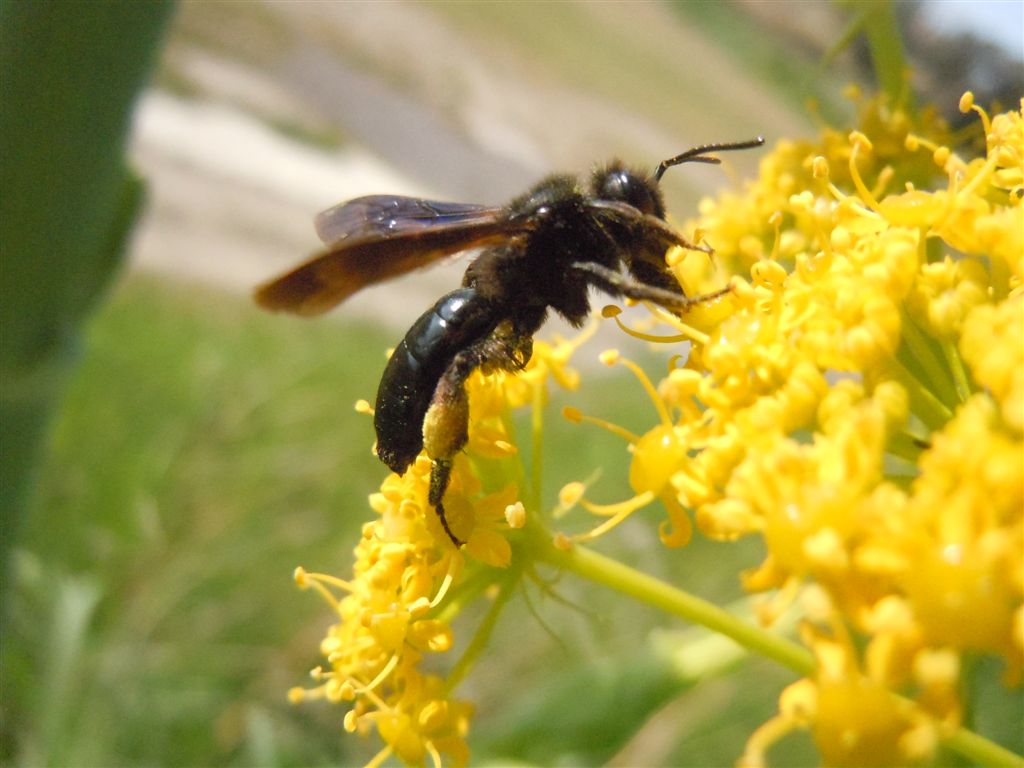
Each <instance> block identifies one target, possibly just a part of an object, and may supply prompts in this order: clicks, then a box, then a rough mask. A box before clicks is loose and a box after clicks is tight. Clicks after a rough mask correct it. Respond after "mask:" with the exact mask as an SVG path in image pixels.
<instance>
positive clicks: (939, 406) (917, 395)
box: [886, 357, 953, 431]
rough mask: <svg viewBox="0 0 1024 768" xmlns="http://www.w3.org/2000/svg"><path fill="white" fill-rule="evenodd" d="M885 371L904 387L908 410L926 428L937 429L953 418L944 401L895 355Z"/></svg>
mask: <svg viewBox="0 0 1024 768" xmlns="http://www.w3.org/2000/svg"><path fill="white" fill-rule="evenodd" d="M886 373H887V374H888V375H889V376H891V377H892V378H893V379H895V380H896V381H898V382H899V383H900V384H902V385H903V386H904V387H905V388H906V390H907V394H908V395H909V396H910V410H911V411H912V412H913V413H914V414H915V415H916V416H917V417H918V418H919V419H921V421H923V422H924V424H925V425H926V426H927V427H928V429H930V430H932V431H937V430H939V429H941V428H942V427H943V426H944V425H945V424H946V423H947V422H948V421H949V420H950V419H952V418H953V412H952V411H951V410H950V409H949V408H947V407H946V405H945V403H943V402H942V401H941V400H939V398H937V397H936V396H935V393H934V392H932V391H931V390H930V389H928V388H927V387H925V386H924V385H923V384H922V383H921V382H920V381H919V380H918V379H917V377H916V376H914V374H912V373H911V372H910V371H908V370H907V369H906V367H905V366H904V365H903V364H902V363H900V362H899V361H898V360H897V359H896V358H895V357H894V358H892V359H891V360H890V361H889V369H888V371H886Z"/></svg>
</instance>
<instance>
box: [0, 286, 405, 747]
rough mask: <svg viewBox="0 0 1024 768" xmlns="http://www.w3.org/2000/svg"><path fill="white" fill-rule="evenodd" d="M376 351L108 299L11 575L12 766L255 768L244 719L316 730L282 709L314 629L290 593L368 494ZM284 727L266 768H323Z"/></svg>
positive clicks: (343, 548) (243, 314)
mask: <svg viewBox="0 0 1024 768" xmlns="http://www.w3.org/2000/svg"><path fill="white" fill-rule="evenodd" d="M353 334H354V335H353ZM385 347H386V342H385V340H384V339H383V338H380V337H379V336H377V335H376V334H375V333H374V332H373V331H372V329H366V328H362V329H356V330H355V331H352V330H351V329H350V330H348V331H342V330H340V329H339V327H338V326H337V325H335V324H332V323H322V324H312V323H301V324H300V323H298V322H294V321H293V322H289V321H288V320H285V319H282V318H275V317H270V316H263V315H259V314H257V313H256V311H255V310H254V309H253V308H250V307H249V306H248V304H247V302H246V301H245V299H244V298H241V297H237V298H235V297H231V298H225V297H223V296H220V295H218V294H215V293H206V292H204V291H201V290H200V291H196V290H188V291H185V290H183V289H173V288H168V287H165V286H162V285H160V284H158V283H156V282H153V281H149V280H143V279H133V280H131V281H129V282H128V283H127V284H125V285H123V286H121V288H120V289H119V290H118V292H117V294H116V295H115V296H114V297H113V299H112V301H111V302H110V303H109V304H107V305H106V306H105V307H104V308H103V309H102V310H101V311H100V312H99V313H98V314H97V316H96V318H95V319H94V320H93V322H92V323H91V324H90V326H89V329H88V333H87V334H86V338H85V341H84V344H83V348H82V350H81V360H80V365H79V367H78V369H77V371H76V373H75V375H74V377H73V380H72V381H71V382H70V386H69V390H68V393H67V397H66V398H65V400H64V403H63V406H62V408H61V411H60V413H59V417H58V419H57V422H56V425H55V429H54V431H53V435H52V439H51V442H50V446H49V451H48V456H47V458H46V461H45V462H44V464H43V467H42V469H41V476H40V483H39V488H40V493H39V498H38V500H37V503H36V505H35V507H34V509H33V510H32V514H31V518H30V522H29V524H28V526H27V528H26V531H25V535H24V538H23V540H22V546H21V550H20V552H19V556H18V560H17V563H18V568H17V571H18V582H19V584H18V586H19V591H18V595H17V598H16V602H15V610H14V612H13V618H12V621H11V622H10V626H9V627H7V628H5V642H4V645H5V649H4V650H5V661H6V662H7V666H6V669H5V680H7V681H10V683H9V685H8V686H7V690H6V691H5V698H6V699H7V702H8V708H7V710H6V712H5V717H6V718H8V719H9V721H10V722H9V725H13V726H14V729H15V730H16V731H19V732H20V737H21V739H23V740H24V744H23V746H22V749H23V754H22V755H21V757H22V758H23V759H24V758H26V757H27V756H32V758H33V759H26V760H25V762H27V763H28V764H51V765H87V764H91V765H100V764H103V765H113V764H140V763H147V764H155V765H197V764H209V763H218V764H220V763H223V762H225V761H226V760H234V759H239V760H241V762H244V763H247V764H251V763H252V761H251V760H244V759H242V755H243V753H244V749H243V745H244V744H246V743H247V742H249V741H251V739H249V738H247V737H246V728H247V727H249V726H248V725H247V723H249V721H250V720H251V719H252V718H253V717H254V716H255V715H257V714H259V713H264V714H267V713H270V716H271V718H272V719H273V720H275V722H276V725H277V729H278V730H280V728H281V723H282V722H283V723H284V725H285V726H287V724H288V723H289V721H290V720H291V719H292V718H295V721H294V722H299V721H300V720H301V721H307V720H308V719H310V718H311V717H313V716H312V715H311V713H309V712H305V713H302V715H301V718H299V717H298V715H297V713H296V710H294V709H293V708H291V707H289V706H287V705H286V704H285V700H284V694H285V691H286V690H287V688H288V687H289V686H290V685H293V684H296V683H299V682H301V677H302V675H303V674H304V672H305V670H306V669H308V668H309V667H311V666H312V665H313V663H315V661H316V646H317V637H318V635H319V632H320V631H321V629H322V627H323V625H325V623H326V621H327V616H326V611H325V609H324V606H323V605H322V604H321V603H319V602H318V601H316V600H315V599H310V597H309V596H308V595H300V594H298V593H297V591H296V590H295V588H294V586H293V584H292V582H291V579H290V572H291V570H292V569H293V568H294V567H295V566H296V565H297V564H299V563H300V562H301V563H303V564H304V565H307V566H308V567H310V568H323V569H330V570H332V571H339V570H340V571H342V572H344V570H345V569H346V568H347V567H348V563H349V560H350V556H349V552H350V550H351V548H352V546H353V544H354V543H355V541H356V540H357V538H358V531H359V528H360V525H361V523H362V521H363V520H364V519H365V518H366V506H365V496H366V494H367V493H368V492H369V491H370V490H372V489H373V486H374V484H375V483H376V481H377V480H378V479H379V477H380V476H381V470H380V469H379V467H378V464H377V462H376V460H375V459H374V458H373V456H372V455H370V452H369V445H370V443H371V440H372V437H371V435H372V427H371V425H370V420H369V419H368V418H367V417H365V416H360V415H358V414H356V413H355V412H354V411H353V409H352V401H353V400H354V398H355V397H356V396H357V395H358V394H360V393H362V394H368V393H370V392H371V391H372V389H373V387H374V386H375V382H374V376H375V375H376V372H377V371H378V370H379V368H380V364H381V362H382V360H383V354H382V350H383V349H384V348H385ZM314 619H315V624H316V625H317V626H314V627H310V628H309V629H308V632H304V631H303V627H304V626H306V625H307V623H308V622H310V621H311V620H314ZM7 630H10V631H7ZM57 659H62V660H63V661H62V662H61V663H60V664H57V665H56V667H55V664H56V660H57ZM43 670H48V672H45V673H43V674H42V675H41V677H40V672H41V671H43ZM58 671H59V674H57V672H58ZM294 722H293V725H294ZM294 727H295V728H299V729H300V730H302V731H304V734H303V735H302V737H301V738H298V739H295V740H294V741H293V742H291V743H290V744H288V745H287V749H286V752H285V757H282V762H283V763H286V764H287V763H291V764H310V763H313V762H316V761H317V760H319V759H323V758H324V756H326V755H337V753H338V743H337V740H336V738H335V736H336V728H332V727H330V726H324V727H319V728H310V727H309V724H308V723H307V724H306V726H305V727H303V728H300V727H299V726H297V725H295V726H294ZM285 730H286V731H287V728H285ZM273 738H274V739H279V738H281V736H280V735H279V734H277V735H274V737H273ZM272 741H273V739H272ZM317 747H321V748H322V751H320V752H318V751H317ZM260 762H262V761H260ZM275 762H276V761H275Z"/></svg>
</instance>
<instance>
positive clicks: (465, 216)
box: [256, 137, 764, 547]
mask: <svg viewBox="0 0 1024 768" xmlns="http://www.w3.org/2000/svg"><path fill="white" fill-rule="evenodd" d="M763 143H764V139H762V138H761V137H758V138H756V139H753V140H750V141H741V142H733V143H726V144H708V145H705V146H702V147H696V148H694V149H691V150H689V151H687V152H684V153H682V154H681V155H677V156H675V157H673V158H670V159H668V160H665V161H664V162H662V163H661V164H660V165H659V166H658V167H657V169H655V171H654V173H653V174H647V173H644V172H639V171H635V170H630V169H627V168H626V167H625V166H623V165H622V164H621V163H619V162H618V161H615V162H612V163H610V164H609V165H607V166H606V167H604V168H601V169H599V170H597V171H596V172H595V173H594V174H593V175H592V177H591V179H590V188H589V189H583V188H582V187H581V186H580V185H579V184H578V182H577V180H576V178H575V177H572V176H549V177H548V178H546V179H544V180H543V181H541V182H540V183H539V184H537V185H536V186H535V187H534V188H533V189H531V190H530V191H529V192H527V193H526V194H524V195H522V196H521V197H517V198H516V199H515V200H513V201H512V202H511V203H509V204H508V205H506V206H501V207H490V206H483V205H473V204H465V203H447V202H436V201H431V200H420V199H416V198H409V197H399V196H396V195H371V196H369V197H360V198H357V199H355V200H352V201H350V202H347V203H343V204H341V205H338V206H335V207H334V208H330V209H328V210H326V211H324V212H323V213H321V214H320V215H319V216H317V218H316V229H317V233H318V234H319V235H320V239H321V240H323V242H324V243H325V244H326V245H327V247H328V250H327V251H325V252H323V253H321V254H319V255H318V256H315V257H313V258H312V259H310V260H309V261H307V262H306V263H304V264H302V265H301V266H299V267H297V268H296V269H294V270H292V271H291V272H289V273H287V274H285V275H283V276H281V277H279V278H277V279H276V280H273V281H272V282H269V283H267V284H266V285H263V286H262V287H260V288H259V289H257V291H256V301H257V303H259V304H260V306H262V307H264V308H266V309H270V310H282V311H286V312H294V313H296V314H300V315H316V314H320V313H321V312H326V311H327V310H328V309H331V308H332V307H334V306H336V305H337V304H339V303H340V302H342V301H344V300H345V299H346V298H348V297H349V296H351V295H352V294H353V293H355V292H356V291H358V290H360V289H361V288H364V287H366V286H368V285H372V284H374V283H378V282H381V281H383V280H388V279H390V278H392V277H397V276H398V275H402V274H405V273H406V272H409V271H410V270H413V269H416V268H418V267H422V266H425V265H427V264H430V263H432V262H434V261H436V260H438V259H440V258H443V257H445V256H448V255H451V254H454V253H457V252H459V251H466V250H470V249H475V248H482V249H483V250H482V252H481V253H480V255H479V256H477V257H476V258H475V259H474V260H473V261H472V262H471V263H470V265H469V267H468V268H467V269H466V273H465V276H464V277H463V280H462V287H461V288H459V289H458V290H455V291H452V292H451V293H449V294H447V295H446V296H444V297H442V298H441V299H440V300H439V301H438V302H437V303H436V304H434V306H433V307H431V308H430V309H428V310H427V311H426V312H425V313H424V314H423V315H422V316H421V317H420V319H419V320H417V321H416V322H415V323H414V324H413V326H412V328H410V329H409V332H408V333H406V335H405V338H404V339H402V342H401V343H400V344H399V345H398V347H396V349H395V351H394V354H392V355H391V358H390V360H389V361H388V364H387V367H386V368H385V369H384V375H383V376H382V377H381V380H380V387H379V389H378V390H377V403H376V406H375V409H374V426H375V428H376V431H377V455H378V456H379V457H380V460H381V461H383V462H384V463H385V464H386V465H387V466H388V467H390V468H391V469H392V470H393V471H394V472H397V473H398V474H400V475H401V474H403V473H404V472H405V471H406V469H408V467H409V465H410V464H411V463H412V462H413V460H414V459H415V458H416V456H417V455H419V453H420V451H421V450H423V449H424V448H426V451H427V455H428V456H429V457H430V459H431V461H432V466H431V474H430V491H429V501H430V504H431V505H433V507H434V508H435V509H436V511H437V515H438V517H439V518H440V520H441V525H442V527H443V528H444V530H445V533H446V534H447V535H448V538H449V539H451V541H452V543H453V544H454V545H455V546H456V547H459V546H461V545H462V543H463V542H462V541H461V540H460V539H459V538H458V537H456V535H455V534H454V533H453V532H452V530H451V528H450V527H449V525H448V520H447V518H446V517H445V512H444V494H445V490H446V489H447V488H448V480H449V476H450V474H451V468H452V460H453V458H454V456H455V454H456V453H458V452H459V451H460V450H461V449H462V448H463V446H464V445H465V444H466V440H467V439H468V428H469V401H468V397H467V394H466V389H465V382H466V379H467V377H468V376H469V375H470V374H471V373H472V372H473V371H474V370H476V369H478V368H481V369H483V370H485V371H494V370H507V371H517V370H521V369H522V368H523V367H524V366H525V365H526V363H527V362H528V361H529V360H530V355H531V354H532V351H533V334H534V333H536V331H537V330H538V329H539V328H540V327H541V325H542V324H543V323H544V320H545V318H546V316H547V313H548V309H553V310H554V311H555V312H557V313H558V314H559V315H561V316H562V317H564V318H565V319H566V320H567V321H568V322H569V323H571V324H572V325H573V326H576V327H579V326H580V325H582V323H583V322H584V320H585V319H586V318H587V316H588V315H589V313H590V297H589V289H590V288H591V287H594V288H598V289H600V290H602V291H604V292H605V293H607V294H609V295H611V296H615V297H626V298H630V299H637V300H643V301H650V302H653V303H655V304H658V305H660V306H662V307H664V308H666V309H669V310H671V311H675V312H685V311H687V310H688V309H689V308H690V307H691V306H693V305H694V304H697V303H700V302H704V301H708V300H710V299H713V298H716V297H718V296H721V295H722V294H724V293H726V292H727V290H728V289H727V288H726V289H723V290H721V291H717V292H715V293H710V294H706V295H703V296H694V297H688V296H686V294H685V293H684V292H683V290H682V289H681V288H680V287H679V285H678V283H677V282H676V280H675V278H674V277H673V276H672V274H671V272H670V271H669V270H668V268H667V266H666V264H665V253H666V251H668V249H669V248H671V247H672V246H677V245H678V246H682V247H684V248H689V249H692V250H701V251H706V252H709V253H710V249H709V248H707V247H704V246H698V245H695V244H693V243H690V242H688V241H687V240H685V239H684V238H683V237H682V236H681V235H680V234H679V233H677V232H676V231H675V230H674V229H672V228H671V227H670V226H669V225H668V224H667V223H666V222H665V205H664V201H663V200H662V195H661V190H660V188H659V187H658V182H659V180H660V179H661V177H662V175H663V174H664V173H665V171H666V170H667V169H668V168H671V167H672V166H674V165H679V164H681V163H685V162H700V163H718V162H720V161H719V159H718V158H716V157H714V156H713V155H710V154H709V153H711V152H720V151H724V150H735V149H750V148H752V147H757V146H760V145H761V144H763Z"/></svg>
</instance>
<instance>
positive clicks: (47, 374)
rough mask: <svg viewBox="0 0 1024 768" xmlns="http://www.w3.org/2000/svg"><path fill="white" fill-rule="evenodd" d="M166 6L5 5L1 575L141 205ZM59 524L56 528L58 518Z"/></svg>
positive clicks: (0, 215) (116, 0)
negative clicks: (135, 131)
mask: <svg viewBox="0 0 1024 768" xmlns="http://www.w3.org/2000/svg"><path fill="white" fill-rule="evenodd" d="M172 10H173V4H172V3H171V2H170V1H169V0H147V2H133V1H132V0H111V1H109V2H90V3H57V2H31V1H26V2H10V1H8V2H0V103H2V104H3V108H2V109H0V189H2V190H3V193H2V194H0V272H2V278H0V290H2V298H0V328H2V329H3V345H2V347H0V384H2V386H0V444H2V445H3V450H4V459H3V461H2V462H0V579H2V580H3V583H4V584H5V585H9V584H10V583H11V580H10V578H8V577H9V576H10V574H9V573H8V563H7V554H8V552H9V551H10V548H11V547H13V546H14V544H15V543H16V540H17V535H18V531H19V529H20V527H21V526H20V523H21V520H22V518H23V517H24V515H25V509H26V508H27V505H28V497H29V493H30V488H31V479H32V474H33V470H34V466H35V463H36V458H37V456H38V454H39V452H40V450H41V446H42V444H43V438H44V435H45V430H46V427H47V425H48V423H49V419H50V415H51V413H52V412H53V409H54V407H55V406H56V404H57V402H58V400H59V398H60V395H61V393H62V392H63V387H64V382H65V380H66V378H67V375H68V372H69V371H70V369H71V368H72V366H73V363H74V357H75V347H76V344H77V342H78V337H79V335H80V332H81V326H82V323H83V322H84V321H85V319H86V317H87V315H88V313H89V311H90V310H91V309H92V308H93V307H94V306H95V304H96V303H97V301H98V300H99V298H100V296H101V295H102V293H103V291H104V290H105V288H106V287H107V285H108V284H109V283H110V280H111V278H112V277H113V275H114V274H115V272H116V270H117V268H118V266H119V264H120V257H121V253H122V250H123V246H124V243H125V241H126V238H127V236H128V233H129V232H130V230H131V227H132V224H133V223H134V221H135V214H136V212H137V211H138V209H139V207H140V205H141V202H142V185H141V184H140V182H139V180H138V179H137V178H136V177H135V176H134V175H133V174H132V173H131V172H130V171H129V170H128V168H127V167H126V165H125V154H124V149H125V140H126V138H127V134H128V128H129V124H130V118H131V113H132V108H133V105H134V101H135V97H136V95H137V94H138V92H139V90H140V89H141V88H142V86H143V85H144V84H145V82H146V79H147V76H148V74H149V71H150V68H151V65H152V63H153V60H154V58H155V53H156V51H157V49H158V44H159V41H160V37H161V35H162V33H163V30H164V28H165V26H166V24H167V22H168V21H169V19H170V16H171V12H172ZM54 525H55V526H56V527H57V528H59V527H60V523H59V522H57V523H55V524H54Z"/></svg>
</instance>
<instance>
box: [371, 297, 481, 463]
mask: <svg viewBox="0 0 1024 768" xmlns="http://www.w3.org/2000/svg"><path fill="white" fill-rule="evenodd" d="M500 319H501V318H500V316H498V313H497V312H496V311H495V307H494V305H493V304H492V303H491V302H490V301H487V300H485V299H482V298H480V297H479V295H478V294H477V292H476V290H474V289H473V288H460V289H459V290H457V291H452V292H451V293H449V294H447V295H446V296H444V297H443V298H442V299H441V300H440V301H438V302H437V303H436V304H434V306H433V307H431V308H430V309H429V310H427V311H426V312H424V313H423V315H421V316H420V318H419V320H417V321H416V322H415V323H414V324H413V326H412V328H410V329H409V332H408V333H407V334H405V338H404V339H402V341H401V343H400V344H399V345H398V346H397V347H396V348H395V351H394V353H393V354H392V355H391V359H390V360H388V364H387V367H386V368H385V369H384V375H383V376H382V377H381V380H380V387H379V388H378V389H377V404H376V406H375V409H374V418H373V423H374V427H375V428H376V430H377V456H379V457H380V460H381V461H383V462H384V463H385V464H386V465H387V466H388V467H390V468H391V470H392V471H393V472H397V473H398V474H402V473H404V472H405V470H406V469H407V468H408V467H409V465H410V464H411V463H412V462H413V460H414V459H415V458H416V456H417V455H418V454H419V452H420V451H421V450H422V449H423V419H424V417H425V416H426V413H427V409H428V408H429V407H430V402H431V400H432V399H433V396H434V390H435V389H436V388H437V383H438V381H439V380H440V378H441V376H442V374H443V373H444V372H445V370H446V369H447V368H448V366H449V365H451V363H452V361H453V360H454V359H455V356H456V355H457V354H458V353H459V351H461V350H463V349H465V348H466V347H468V346H469V345H471V344H474V343H476V342H477V341H479V340H480V339H483V338H484V337H486V336H487V335H488V334H490V333H491V331H493V330H494V328H495V326H496V325H497V324H498V322H499V320H500Z"/></svg>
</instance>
